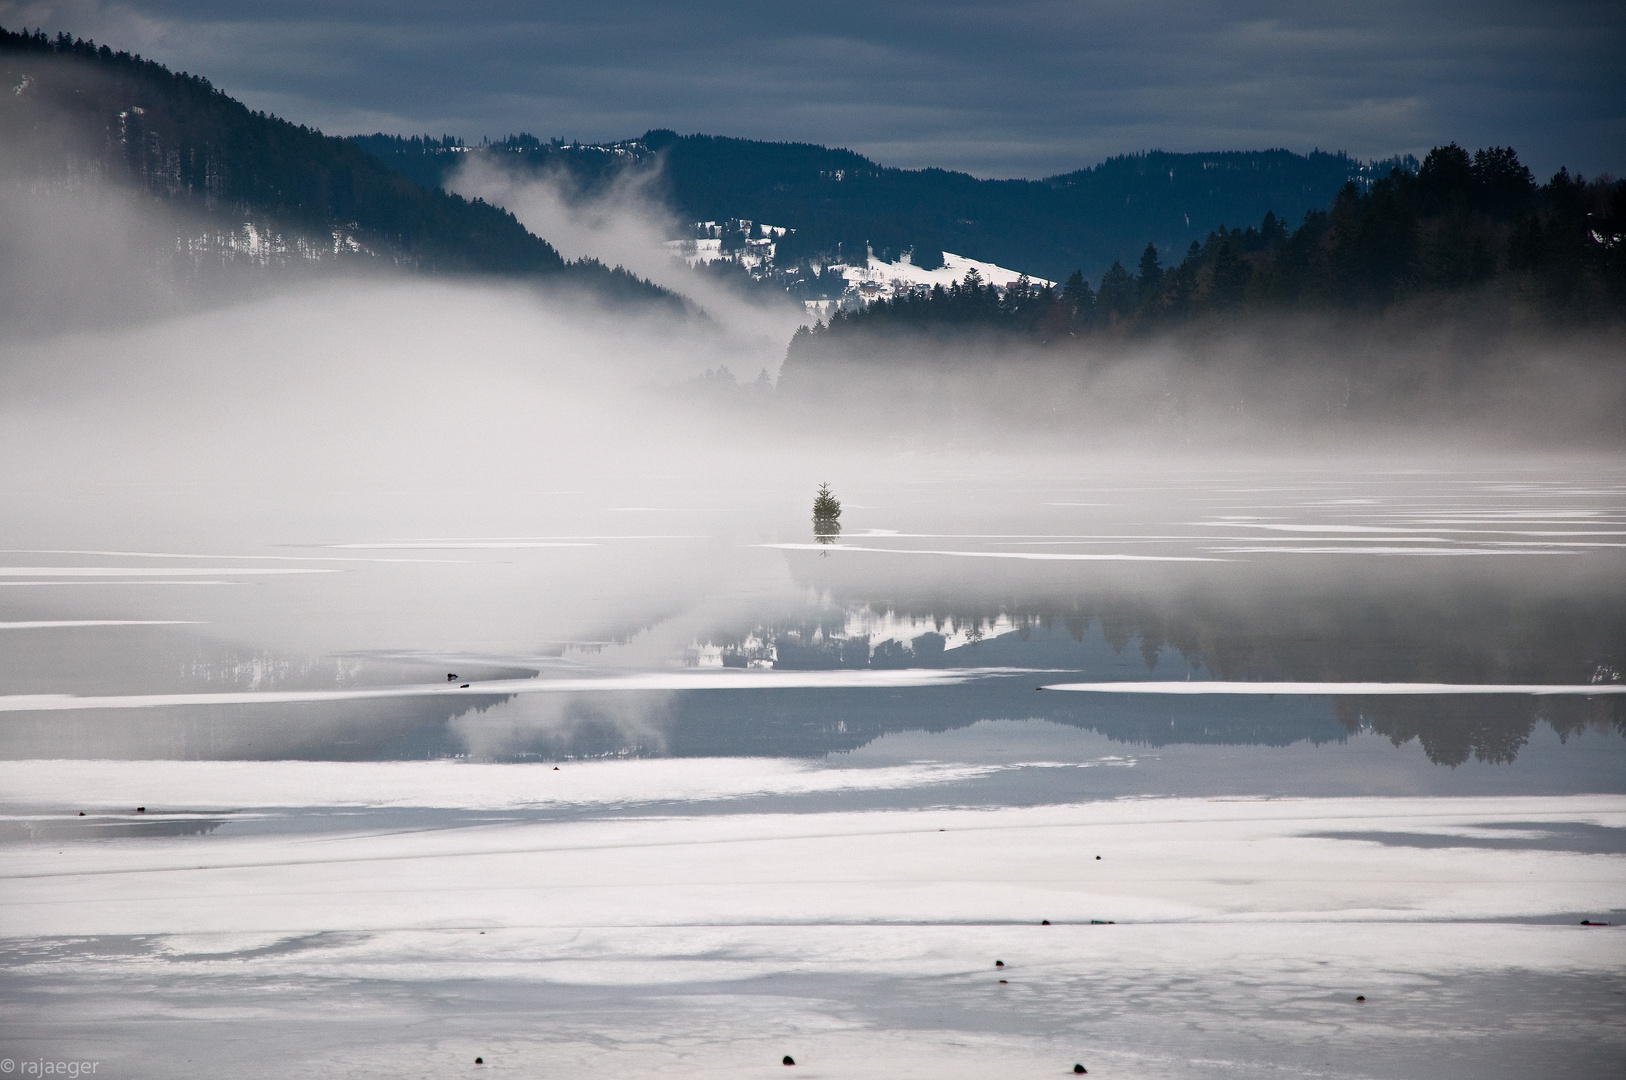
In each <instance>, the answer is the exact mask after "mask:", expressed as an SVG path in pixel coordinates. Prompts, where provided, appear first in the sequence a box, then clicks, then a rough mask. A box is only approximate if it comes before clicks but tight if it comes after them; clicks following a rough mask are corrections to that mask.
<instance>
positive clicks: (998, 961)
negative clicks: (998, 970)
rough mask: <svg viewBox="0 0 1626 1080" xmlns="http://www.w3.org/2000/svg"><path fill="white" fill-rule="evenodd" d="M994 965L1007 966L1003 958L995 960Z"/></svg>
mask: <svg viewBox="0 0 1626 1080" xmlns="http://www.w3.org/2000/svg"><path fill="white" fill-rule="evenodd" d="M994 966H995V967H1004V966H1005V961H1003V960H995V961H994Z"/></svg>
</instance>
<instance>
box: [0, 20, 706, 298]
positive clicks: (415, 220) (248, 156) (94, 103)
mask: <svg viewBox="0 0 1626 1080" xmlns="http://www.w3.org/2000/svg"><path fill="white" fill-rule="evenodd" d="M0 86H3V87H4V88H5V90H6V91H7V92H6V93H0V142H3V143H4V144H5V145H6V146H7V147H8V148H9V149H10V150H11V151H12V152H10V153H7V154H6V155H4V156H3V157H0V182H9V183H13V184H21V185H23V186H25V187H28V186H38V185H45V186H47V187H58V188H63V189H73V188H75V187H77V186H80V185H82V184H83V183H84V182H85V181H87V180H100V181H104V182H112V183H114V184H118V185H121V186H124V187H128V188H134V189H135V190H137V191H140V192H143V193H145V194H146V195H147V196H149V197H150V198H152V199H154V200H157V201H159V202H161V203H164V204H167V205H169V206H171V207H173V208H178V209H181V210H183V211H186V212H187V214H188V215H189V216H190V218H191V219H192V220H193V221H194V222H213V223H215V224H217V225H218V226H219V227H220V228H223V229H225V230H227V231H226V232H225V233H224V234H217V235H215V236H214V238H213V240H208V239H207V238H199V237H196V236H185V237H177V238H176V241H177V243H178V244H179V246H180V247H181V248H182V249H187V248H188V245H191V247H192V248H193V249H196V248H197V247H198V245H200V244H201V245H203V246H205V247H207V246H208V245H209V243H213V244H214V246H215V247H216V248H220V249H221V250H218V251H213V252H212V254H214V255H222V256H223V257H227V258H229V257H230V256H231V254H232V252H233V251H235V250H236V249H237V248H238V247H241V245H240V244H238V243H237V240H236V239H235V238H234V234H233V232H232V230H240V229H242V228H244V222H245V221H248V222H249V223H250V225H249V230H250V232H251V233H252V234H253V236H254V237H262V236H264V235H265V234H266V233H267V231H274V232H276V233H278V234H279V235H281V234H286V242H285V243H284V244H283V247H284V248H285V249H286V250H289V251H293V252H294V253H295V254H294V256H293V257H294V258H295V259H306V260H317V261H320V260H321V259H324V258H329V259H338V258H357V259H383V260H386V261H389V262H392V263H394V264H397V265H401V266H405V267H409V268H413V269H417V270H422V271H428V272H436V273H447V272H461V273H485V274H503V275H524V276H546V277H549V278H556V279H561V280H569V281H573V282H579V283H581V284H583V285H585V286H588V287H591V288H594V289H596V290H599V291H601V292H606V293H609V294H611V295H614V296H617V297H621V298H629V299H641V300H654V301H657V302H661V303H668V304H680V303H681V301H679V300H678V299H677V298H676V297H674V296H672V295H671V294H670V293H667V292H665V291H664V290H662V289H659V288H657V287H655V286H653V285H651V284H649V283H647V282H644V281H642V280H640V279H638V278H635V277H633V276H632V275H630V274H627V273H626V272H625V271H622V270H620V269H615V270H611V269H608V268H606V267H604V266H602V265H599V264H598V263H596V262H592V261H583V262H576V263H567V262H566V261H565V260H564V259H562V258H561V257H560V255H559V253H558V252H557V251H555V250H554V249H553V247H552V246H551V245H550V244H548V243H547V242H546V241H545V240H543V239H541V238H539V237H536V236H533V235H532V234H531V233H529V232H528V231H526V229H525V228H524V227H523V226H522V225H520V224H519V222H518V221H516V220H515V219H514V217H513V215H511V214H509V213H507V212H506V211H503V210H500V209H498V208H496V207H493V206H489V205H486V204H485V203H482V202H478V201H475V202H470V201H468V200H465V199H463V198H461V197H459V196H456V195H451V194H448V193H446V192H444V191H440V190H438V189H425V188H423V187H421V186H420V185H417V184H414V183H411V182H410V181H408V180H406V179H404V178H403V177H401V176H399V175H397V174H396V173H394V172H392V171H391V170H389V169H387V168H386V167H384V165H383V164H382V163H380V162H379V160H378V159H377V158H376V157H374V156H372V155H370V154H367V153H365V152H363V151H362V150H361V149H360V148H358V147H357V146H355V145H353V144H352V143H350V142H347V141H346V140H344V139H339V138H331V137H328V136H326V135H323V134H322V133H321V132H319V131H316V130H314V129H311V128H307V127H304V126H300V125H295V124H291V123H289V122H287V121H285V120H280V119H278V118H276V117H274V116H270V115H267V114H266V113H263V112H254V111H251V110H250V109H248V108H247V107H246V106H244V105H243V104H242V103H241V102H238V101H236V100H234V99H232V98H231V97H228V96H227V95H226V94H225V93H224V92H223V91H221V90H218V89H216V88H215V87H214V86H212V85H211V84H210V83H209V81H208V80H207V79H204V78H200V77H198V76H194V75H188V74H186V73H184V72H181V73H176V72H172V71H170V70H169V69H168V68H166V67H164V66H163V65H161V64H158V63H155V62H153V61H150V60H143V59H142V58H141V57H139V56H135V55H131V54H129V53H125V52H115V51H114V50H113V49H111V48H109V47H108V46H106V45H102V46H99V47H98V46H97V45H95V44H94V43H93V42H89V41H82V40H77V39H72V38H69V37H68V36H67V35H58V36H57V37H56V38H55V39H50V38H47V37H46V35H45V34H43V33H39V32H35V33H15V32H11V31H7V30H5V29H4V28H0ZM222 235H223V239H222Z"/></svg>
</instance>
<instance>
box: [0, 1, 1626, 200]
mask: <svg viewBox="0 0 1626 1080" xmlns="http://www.w3.org/2000/svg"><path fill="white" fill-rule="evenodd" d="M0 25H4V26H6V27H7V28H8V29H16V28H21V27H28V28H33V27H42V28H44V29H45V30H47V31H49V32H51V33H55V32H57V31H59V30H67V31H70V32H72V33H75V34H77V35H80V36H85V37H93V38H95V39H96V41H97V42H98V43H102V44H110V45H113V46H114V47H115V48H127V49H130V50H132V51H136V52H140V53H142V54H143V55H145V56H148V57H150V58H152V59H155V60H159V61H162V62H163V63H166V64H168V65H169V66H171V67H173V68H176V69H183V70H187V71H191V72H193V73H195V74H200V75H205V76H207V77H208V78H209V79H211V80H212V81H213V82H214V83H215V85H216V86H219V87H220V88H222V89H224V90H225V91H227V92H228V93H230V94H232V95H233V96H235V97H237V98H240V99H242V100H243V101H245V102H247V103H248V104H249V105H251V106H253V107H255V108H263V109H268V110H270V111H272V112H274V113H276V114H278V115H279V116H283V117H286V118H288V119H290V120H294V121H297V122H300V123H306V124H311V125H314V126H317V127H320V128H322V129H323V130H324V131H327V132H329V133H330V134H338V135H343V134H353V133H356V132H373V131H385V132H391V133H401V134H413V133H422V132H432V133H435V134H440V133H443V132H445V133H451V134H456V135H461V136H463V137H464V138H468V139H475V140H477V139H478V138H479V137H480V136H482V135H492V136H500V135H505V134H508V133H511V132H517V131H528V132H531V133H532V134H535V135H538V136H541V137H543V138H548V137H552V136H555V135H557V136H563V137H566V138H579V139H582V140H584V141H598V140H606V139H615V138H624V137H627V136H632V135H638V134H641V133H642V132H644V131H645V130H647V129H649V128H652V127H670V128H673V129H676V130H678V131H680V132H684V133H688V132H696V131H701V132H706V133H709V134H720V135H736V136H742V137H747V138H758V139H786V140H798V141H807V142H818V143H824V144H827V145H835V146H846V147H849V148H851V149H854V150H858V151H860V152H862V153H865V154H868V155H870V156H871V157H874V158H876V159H877V160H879V161H881V162H882V163H884V164H888V165H900V166H906V167H921V166H927V165H936V166H941V167H944V168H953V169H963V170H966V171H968V172H972V173H975V174H977V175H979V176H1002V177H1003V176H1028V177H1038V176H1045V175H1050V174H1053V173H1057V172H1065V171H1069V170H1071V169H1075V168H1079V167H1082V166H1085V165H1092V164H1094V163H1096V162H1098V161H1100V160H1102V159H1103V158H1105V157H1108V156H1111V155H1113V154H1121V153H1125V152H1130V151H1136V150H1149V149H1162V150H1182V151H1189V150H1245V149H1260V148H1266V147H1275V146H1285V147H1287V148H1288V149H1291V150H1297V151H1301V152H1303V151H1308V150H1310V149H1312V148H1314V147H1321V148H1322V149H1332V150H1347V151H1349V152H1350V153H1351V154H1354V155H1356V156H1358V157H1363V158H1367V157H1385V156H1388V155H1389V154H1393V153H1408V152H1409V153H1414V154H1418V155H1419V156H1421V155H1422V154H1423V153H1424V152H1426V151H1427V150H1428V148H1429V147H1430V146H1432V145H1435V144H1437V143H1443V142H1449V141H1452V140H1455V141H1457V142H1459V143H1462V144H1463V145H1465V146H1468V147H1470V148H1474V147H1478V146H1484V145H1492V144H1496V145H1501V144H1510V145H1512V146H1514V147H1515V148H1516V149H1517V150H1518V151H1519V153H1520V154H1521V156H1522V157H1523V158H1524V159H1525V161H1526V162H1527V163H1529V164H1530V165H1531V166H1532V168H1534V169H1535V171H1536V172H1537V174H1538V176H1540V177H1541V178H1543V179H1545V178H1546V176H1548V175H1549V174H1550V173H1552V172H1553V171H1554V170H1556V169H1557V168H1558V166H1560V165H1568V166H1569V167H1570V168H1571V169H1572V170H1577V169H1578V170H1580V171H1582V172H1585V173H1587V174H1589V175H1590V174H1593V173H1596V172H1599V171H1608V172H1610V173H1611V174H1614V175H1617V176H1618V175H1620V174H1621V173H1623V172H1626V3H1621V2H1620V0H1600V2H1592V0H1554V2H1549V3H1510V2H1498V0H1442V2H1430V0H1339V2H1335V3H1327V2H1321V0H1305V2H1297V3H1291V2H1287V3H1274V2H1264V0H1238V2H1232V3H1208V2H1202V0H1139V2H1131V0H1072V2H1060V0H1052V2H1044V0H1008V2H1007V0H978V2H975V3H969V2H961V0H940V2H934V3H889V2H887V0H868V2H860V3H849V2H847V0H825V2H822V3H817V4H786V3H771V2H761V0H759V2H755V3H745V2H728V0H698V2H690V3H671V2H669V0H576V2H571V3H524V2H520V0H464V2H461V3H455V4H454V3H446V2H429V0H284V2H272V0H230V2H225V0H131V2H118V3H108V2H103V0H60V2H59V0H0Z"/></svg>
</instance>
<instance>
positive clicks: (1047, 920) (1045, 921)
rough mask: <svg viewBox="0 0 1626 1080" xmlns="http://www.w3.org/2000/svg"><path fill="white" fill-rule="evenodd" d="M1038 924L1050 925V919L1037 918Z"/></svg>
mask: <svg viewBox="0 0 1626 1080" xmlns="http://www.w3.org/2000/svg"><path fill="white" fill-rule="evenodd" d="M1039 925H1040V926H1049V925H1050V920H1049V919H1040V920H1039Z"/></svg>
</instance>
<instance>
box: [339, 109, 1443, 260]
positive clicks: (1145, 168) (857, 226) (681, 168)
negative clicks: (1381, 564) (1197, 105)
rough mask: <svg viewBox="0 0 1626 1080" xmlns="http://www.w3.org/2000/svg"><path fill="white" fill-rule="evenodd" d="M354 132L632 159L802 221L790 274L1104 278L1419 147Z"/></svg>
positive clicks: (731, 206) (427, 175)
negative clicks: (1020, 272)
mask: <svg viewBox="0 0 1626 1080" xmlns="http://www.w3.org/2000/svg"><path fill="white" fill-rule="evenodd" d="M352 141H353V142H354V143H355V144H356V145H358V146H360V147H362V148H363V149H365V150H367V151H368V152H369V153H371V154H374V155H376V156H377V157H378V158H379V159H380V160H381V161H383V162H385V163H386V164H387V165H388V166H389V167H390V168H392V169H394V170H396V171H397V172H399V173H401V174H402V175H403V176H408V177H411V178H412V179H413V180H414V181H416V182H417V183H420V184H424V185H426V186H431V187H432V186H438V185H440V184H442V183H444V182H445V180H446V178H447V177H448V175H449V174H450V172H451V171H452V170H453V169H454V168H456V167H457V165H458V164H459V163H460V162H462V161H463V160H464V155H465V153H466V152H468V151H471V150H477V151H480V152H484V153H489V154H492V155H496V156H498V157H499V158H500V159H502V160H505V161H506V162H508V163H510V164H512V165H515V166H518V167H520V168H523V169H530V170H535V171H548V172H552V171H559V172H563V173H565V174H566V175H568V176H569V177H570V179H571V182H572V183H573V185H574V186H575V187H576V188H577V189H578V190H580V191H581V192H582V193H584V194H587V195H592V194H594V193H595V192H597V191H600V190H603V189H605V188H606V187H608V185H610V184H612V183H613V182H614V181H615V180H616V179H617V178H619V177H620V176H621V175H622V174H623V172H624V171H625V170H627V169H630V168H644V169H653V168H654V166H655V164H656V161H657V159H658V161H659V172H658V174H657V175H656V176H655V177H654V183H655V187H656V193H657V194H658V195H659V197H660V198H662V200H663V201H664V202H665V203H666V205H668V206H669V207H670V208H671V209H672V210H673V212H674V213H675V214H677V215H678V216H679V218H680V219H682V220H686V221H727V220H730V219H739V218H744V219H747V220H749V221H753V222H758V223H761V222H766V223H768V224H772V225H778V226H782V227H786V228H790V229H794V230H795V231H794V232H793V233H792V234H791V235H789V236H787V237H785V238H784V239H783V240H782V241H781V242H780V245H779V250H778V252H777V253H776V257H775V263H776V266H777V269H778V271H779V272H780V274H781V275H785V274H790V275H792V276H791V281H794V280H797V277H796V275H795V274H794V273H793V272H795V271H798V270H805V269H806V268H807V267H808V266H809V265H813V266H823V265H826V264H829V263H832V262H843V263H846V264H849V265H855V264H856V265H861V264H863V263H864V262H866V261H867V260H868V258H869V254H870V252H871V251H873V252H874V255H875V257H877V258H879V259H883V260H885V261H887V262H894V261H896V260H898V259H899V258H900V257H902V256H903V255H905V254H907V255H909V256H910V258H911V260H912V261H913V263H914V265H916V266H919V267H922V268H924V269H936V268H938V267H940V266H942V265H943V252H944V251H945V250H947V251H952V252H955V253H956V254H960V255H966V256H969V257H971V258H975V259H979V260H985V261H988V262H993V263H997V264H999V265H1001V266H1020V267H1024V268H1026V269H1029V270H1032V271H1033V272H1035V273H1039V274H1044V275H1046V276H1054V277H1059V276H1062V275H1065V274H1066V273H1067V271H1068V270H1069V269H1071V268H1072V267H1075V266H1082V267H1085V268H1087V270H1088V271H1089V273H1091V274H1092V275H1099V274H1100V272H1101V271H1102V270H1104V269H1105V268H1106V266H1107V265H1108V264H1109V263H1110V262H1111V261H1112V260H1113V259H1114V258H1116V257H1119V256H1122V257H1124V258H1133V255H1134V253H1135V252H1136V251H1139V250H1140V247H1141V245H1143V244H1145V243H1146V241H1147V240H1148V239H1151V240H1153V241H1155V242H1156V243H1158V244H1160V245H1163V246H1164V247H1170V246H1174V245H1178V246H1180V247H1182V248H1183V247H1184V246H1185V244H1186V243H1187V242H1188V241H1190V240H1192V239H1200V238H1201V237H1203V236H1205V235H1206V234H1207V232H1208V230H1210V229H1212V228H1213V227H1214V226H1215V225H1216V224H1218V223H1220V222H1222V221H1251V220H1255V219H1257V218H1258V217H1259V215H1261V214H1263V213H1264V212H1265V211H1266V210H1272V209H1273V210H1275V211H1276V212H1277V213H1279V214H1281V213H1286V214H1290V215H1292V216H1293V217H1294V218H1297V217H1299V216H1300V215H1302V214H1303V213H1304V212H1305V211H1306V210H1309V209H1312V208H1315V207H1321V206H1325V205H1326V204H1327V201H1328V200H1329V199H1331V198H1332V197H1333V195H1335V194H1336V193H1337V192H1338V190H1339V188H1341V187H1342V186H1343V185H1344V184H1345V183H1347V182H1349V181H1350V180H1355V181H1356V182H1357V183H1359V184H1362V185H1365V184H1368V183H1370V182H1371V181H1372V180H1374V179H1376V178H1377V177H1379V176H1382V175H1383V174H1384V173H1386V172H1387V171H1388V169H1389V168H1390V167H1391V165H1395V164H1399V165H1402V166H1405V167H1409V168H1412V169H1415V168H1416V162H1415V161H1414V160H1411V159H1398V158H1397V159H1393V160H1392V161H1389V162H1382V163H1362V162H1358V161H1355V160H1353V159H1352V158H1350V157H1348V156H1347V155H1344V154H1327V153H1322V152H1320V151H1316V152H1314V153H1311V154H1308V155H1300V154H1294V153H1291V152H1290V151H1287V150H1259V151H1253V150H1247V151H1227V152H1223V153H1202V154H1169V153H1163V152H1161V151H1152V152H1150V153H1143V154H1126V155H1122V156H1119V157H1114V158H1109V159H1108V160H1106V161H1104V162H1102V163H1101V164H1099V165H1096V166H1092V167H1091V168H1088V169H1080V170H1078V171H1076V172H1071V173H1066V174H1064V175H1061V176H1053V177H1050V178H1048V179H1044V180H979V179H978V178H976V177H974V176H969V175H967V174H965V173H960V172H953V171H950V170H945V169H895V168H888V167H885V166H882V165H879V164H877V163H876V162H874V161H871V160H870V159H869V158H867V157H864V156H863V155H861V154H857V153H854V152H853V151H851V150H842V149H839V148H832V147H825V146H817V145H813V144H810V143H770V142H760V141H757V140H753V139H730V138H721V137H717V136H712V135H678V134H677V133H675V132H672V131H666V130H656V131H649V132H645V133H644V134H643V135H642V136H640V137H638V138H636V139H627V140H623V141H620V142H613V143H603V144H586V143H579V142H567V141H565V140H563V139H551V140H542V139H538V138H536V137H535V136H533V135H528V134H520V135H513V136H509V137H508V138H505V139H500V140H496V141H489V140H482V141H481V142H480V143H479V144H477V145H474V144H471V145H467V146H465V145H464V144H462V143H461V142H458V141H457V140H449V139H447V138H444V137H443V138H439V139H437V138H434V137H430V136H425V137H422V138H419V137H416V136H415V137H412V138H401V137H399V136H394V135H366V136H357V137H355V138H354V139H353V140H352Z"/></svg>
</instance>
